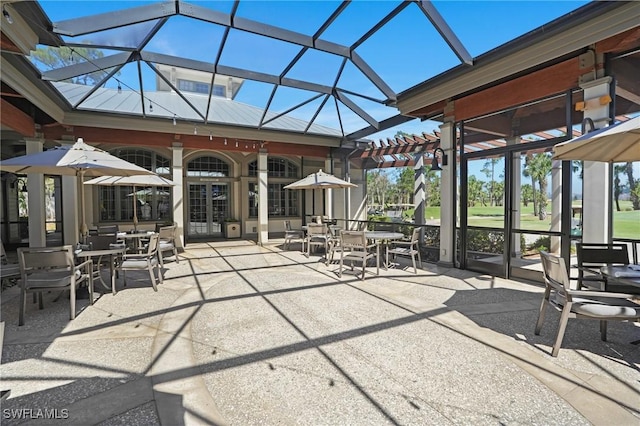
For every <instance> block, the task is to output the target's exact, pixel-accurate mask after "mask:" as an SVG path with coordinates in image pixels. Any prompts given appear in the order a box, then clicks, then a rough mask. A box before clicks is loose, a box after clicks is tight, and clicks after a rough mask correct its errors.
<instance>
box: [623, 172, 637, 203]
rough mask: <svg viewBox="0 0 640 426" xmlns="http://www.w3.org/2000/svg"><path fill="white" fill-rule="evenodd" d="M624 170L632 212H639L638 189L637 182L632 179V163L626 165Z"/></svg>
mask: <svg viewBox="0 0 640 426" xmlns="http://www.w3.org/2000/svg"><path fill="white" fill-rule="evenodd" d="M624 170H625V172H626V173H627V180H628V182H629V193H630V194H631V204H632V205H633V209H634V210H640V196H639V195H638V194H639V193H640V190H639V189H638V187H639V186H640V185H639V181H637V180H635V179H634V178H633V163H626V164H625V166H624Z"/></svg>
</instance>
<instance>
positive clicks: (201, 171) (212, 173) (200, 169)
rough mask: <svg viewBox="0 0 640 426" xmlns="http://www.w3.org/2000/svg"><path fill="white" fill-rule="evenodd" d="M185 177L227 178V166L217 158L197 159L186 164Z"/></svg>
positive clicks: (205, 157) (204, 157)
mask: <svg viewBox="0 0 640 426" xmlns="http://www.w3.org/2000/svg"><path fill="white" fill-rule="evenodd" d="M187 176H193V177H228V176H229V164H227V163H226V162H224V161H223V160H221V159H219V158H217V157H208V156H203V157H198V158H195V159H193V160H191V161H189V164H187Z"/></svg>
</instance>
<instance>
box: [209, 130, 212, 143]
mask: <svg viewBox="0 0 640 426" xmlns="http://www.w3.org/2000/svg"><path fill="white" fill-rule="evenodd" d="M209 140H210V141H212V140H213V135H212V134H211V131H209Z"/></svg>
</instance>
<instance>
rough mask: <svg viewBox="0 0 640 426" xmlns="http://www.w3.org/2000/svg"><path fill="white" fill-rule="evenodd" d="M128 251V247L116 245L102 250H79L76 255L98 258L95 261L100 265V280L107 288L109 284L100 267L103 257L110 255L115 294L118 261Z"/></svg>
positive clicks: (110, 270)
mask: <svg viewBox="0 0 640 426" xmlns="http://www.w3.org/2000/svg"><path fill="white" fill-rule="evenodd" d="M126 251H127V248H126V247H114V248H110V249H102V250H80V251H77V252H76V253H75V255H76V257H84V258H91V259H95V258H97V259H98V261H97V262H95V264H96V265H98V278H99V280H98V281H99V282H100V284H102V286H103V287H104V288H105V289H107V290H109V286H108V285H107V284H106V283H105V282H104V280H103V279H102V275H100V271H99V269H100V263H101V260H102V258H103V257H108V258H109V273H110V274H111V293H112V294H113V295H115V294H116V274H115V268H116V262H117V261H118V258H119V257H120V256H122V255H123V254H124V253H125V252H126Z"/></svg>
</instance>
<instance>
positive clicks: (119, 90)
mask: <svg viewBox="0 0 640 426" xmlns="http://www.w3.org/2000/svg"><path fill="white" fill-rule="evenodd" d="M117 81H118V94H119V95H120V94H122V85H121V84H120V80H117Z"/></svg>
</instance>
